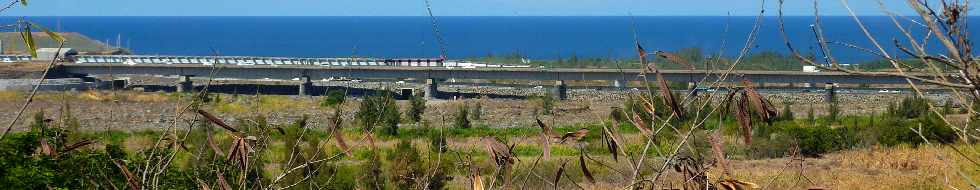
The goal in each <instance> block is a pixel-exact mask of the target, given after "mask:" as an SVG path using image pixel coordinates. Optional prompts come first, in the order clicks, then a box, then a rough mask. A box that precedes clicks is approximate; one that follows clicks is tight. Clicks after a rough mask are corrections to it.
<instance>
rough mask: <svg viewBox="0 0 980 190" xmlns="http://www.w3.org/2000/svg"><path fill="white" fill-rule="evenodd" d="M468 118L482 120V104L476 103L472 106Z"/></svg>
mask: <svg viewBox="0 0 980 190" xmlns="http://www.w3.org/2000/svg"><path fill="white" fill-rule="evenodd" d="M470 118H473V120H481V119H483V103H480V102H479V101H477V102H476V103H474V104H473V111H471V112H470Z"/></svg>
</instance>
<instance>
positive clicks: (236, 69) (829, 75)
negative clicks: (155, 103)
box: [60, 63, 906, 98]
mask: <svg viewBox="0 0 980 190" xmlns="http://www.w3.org/2000/svg"><path fill="white" fill-rule="evenodd" d="M212 67H213V66H212V65H203V64H118V63H115V64H114V63H84V64H81V63H75V64H63V65H62V66H61V68H60V69H61V70H62V71H64V72H67V73H71V74H76V75H109V74H114V75H170V76H182V77H181V79H180V80H179V82H178V85H177V86H178V91H180V90H181V89H190V88H192V87H193V85H192V83H191V80H190V77H195V76H196V77H207V76H210V74H211V71H212ZM217 68H218V70H217V71H218V72H216V73H214V77H216V78H235V79H283V80H289V79H295V78H301V79H303V81H304V82H303V84H301V86H300V94H304V89H309V88H310V87H312V82H311V80H316V79H327V78H338V77H347V78H370V79H426V88H425V89H424V90H425V92H426V93H425V95H426V97H430V98H431V97H436V96H438V93H439V92H438V91H437V90H436V87H437V81H439V80H440V79H498V80H535V81H555V87H554V89H553V90H552V92H553V93H554V94H555V96H557V97H559V98H564V97H565V95H564V94H565V91H566V90H567V86H566V85H565V82H564V81H567V80H592V81H595V80H600V81H611V82H612V83H613V84H614V85H616V86H622V85H624V84H626V82H627V81H642V80H647V79H644V78H643V77H638V76H639V75H640V74H641V73H642V70H639V69H622V70H621V69H564V68H485V67H475V68H461V67H434V66H433V67H402V66H326V67H325V66H317V65H282V66H279V65H228V64H222V65H218V66H217ZM662 73H663V76H664V78H665V79H666V80H668V81H671V82H688V83H689V84H690V83H693V82H698V81H700V80H702V78H706V79H708V80H710V81H713V80H716V79H718V78H719V73H709V72H705V71H698V70H695V71H692V70H665V71H663V72H662ZM743 79H746V80H749V81H752V82H755V83H807V84H905V83H906V80H905V79H904V78H902V77H897V76H888V75H884V74H882V73H878V74H876V75H867V76H857V75H850V74H847V73H841V72H798V71H736V72H733V73H732V75H730V76H729V77H728V78H727V79H726V81H728V82H737V81H741V80H743ZM649 80H655V79H654V78H652V76H651V77H650V78H649ZM828 87H830V86H828Z"/></svg>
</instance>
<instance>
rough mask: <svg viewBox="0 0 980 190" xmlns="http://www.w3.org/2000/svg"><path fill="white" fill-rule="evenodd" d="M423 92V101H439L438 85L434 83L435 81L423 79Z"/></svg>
mask: <svg viewBox="0 0 980 190" xmlns="http://www.w3.org/2000/svg"><path fill="white" fill-rule="evenodd" d="M423 91H424V92H425V99H427V100H434V99H439V84H438V83H437V82H436V79H431V78H430V79H425V87H424V89H423Z"/></svg>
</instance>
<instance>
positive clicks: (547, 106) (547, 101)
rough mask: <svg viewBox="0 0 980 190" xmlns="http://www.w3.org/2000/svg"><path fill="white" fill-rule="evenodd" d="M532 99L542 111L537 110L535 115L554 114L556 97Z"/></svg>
mask: <svg viewBox="0 0 980 190" xmlns="http://www.w3.org/2000/svg"><path fill="white" fill-rule="evenodd" d="M531 99H532V100H533V101H534V102H535V104H536V105H537V106H538V109H540V110H538V109H535V113H542V114H544V115H551V114H553V113H552V110H554V109H555V97H552V96H537V97H532V98H531Z"/></svg>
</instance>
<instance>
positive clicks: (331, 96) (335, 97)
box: [320, 90, 347, 107]
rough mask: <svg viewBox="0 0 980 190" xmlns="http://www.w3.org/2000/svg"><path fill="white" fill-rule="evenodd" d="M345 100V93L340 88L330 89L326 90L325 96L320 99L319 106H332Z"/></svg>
mask: <svg viewBox="0 0 980 190" xmlns="http://www.w3.org/2000/svg"><path fill="white" fill-rule="evenodd" d="M344 101H347V95H346V94H344V92H343V91H340V90H331V91H328V92H327V96H326V97H324V98H323V100H320V106H323V107H333V106H337V105H340V104H343V103H344Z"/></svg>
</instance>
